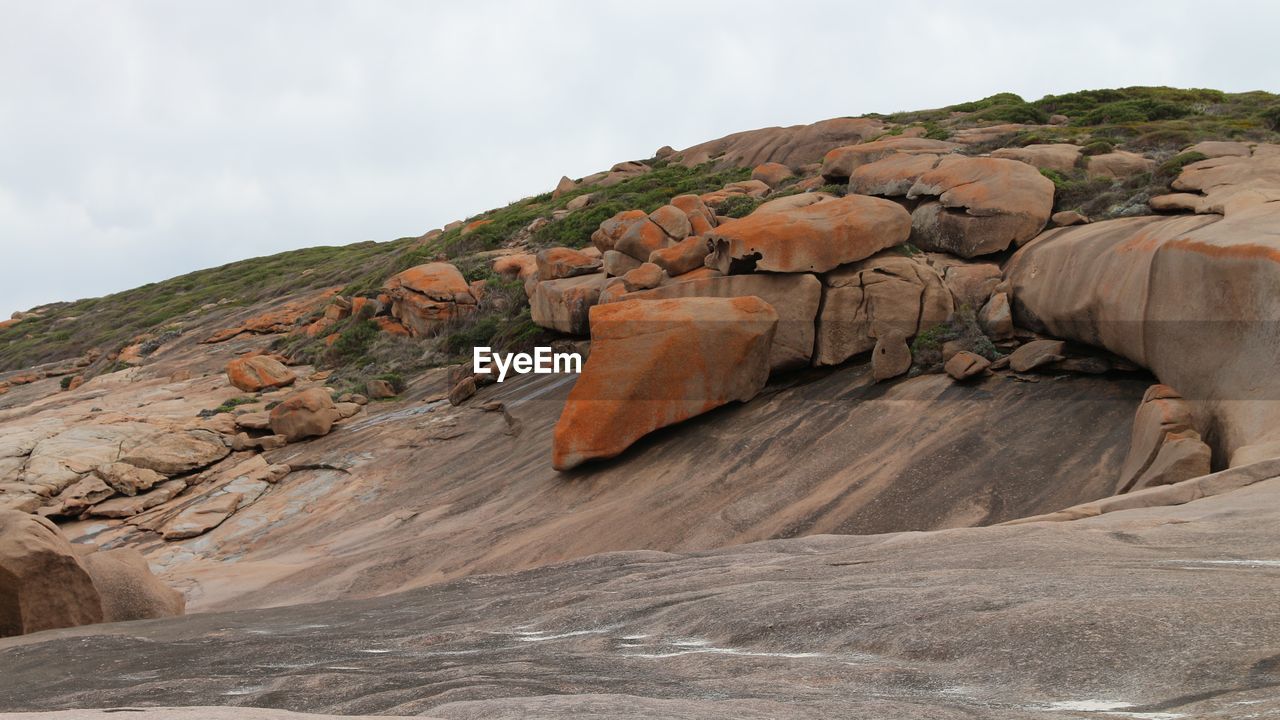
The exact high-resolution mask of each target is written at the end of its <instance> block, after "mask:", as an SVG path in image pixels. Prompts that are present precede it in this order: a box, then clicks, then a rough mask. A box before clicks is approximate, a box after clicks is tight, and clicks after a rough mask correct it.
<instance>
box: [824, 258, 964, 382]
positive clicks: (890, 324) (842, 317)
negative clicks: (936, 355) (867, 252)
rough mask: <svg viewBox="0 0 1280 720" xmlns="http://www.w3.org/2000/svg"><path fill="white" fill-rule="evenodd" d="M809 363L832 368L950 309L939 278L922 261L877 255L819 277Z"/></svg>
mask: <svg viewBox="0 0 1280 720" xmlns="http://www.w3.org/2000/svg"><path fill="white" fill-rule="evenodd" d="M822 283H823V285H824V286H825V288H826V290H825V292H824V294H823V302H822V311H821V313H819V315H818V322H817V333H816V336H817V339H816V343H815V347H814V355H813V361H814V364H815V365H836V364H838V363H842V362H844V361H845V360H848V359H849V358H851V357H853V356H855V355H859V354H861V353H864V352H867V351H868V350H871V349H873V348H874V347H875V346H876V340H877V339H878V338H880V337H884V336H885V335H887V334H897V335H900V336H902V337H903V338H908V339H909V338H911V337H914V336H915V335H918V334H919V333H920V332H922V331H924V330H928V329H929V328H931V327H933V326H934V325H937V324H939V323H942V322H945V321H946V320H947V319H948V318H949V317H951V313H952V312H953V311H954V309H955V306H954V301H953V299H952V295H951V292H950V291H949V290H948V289H947V287H946V285H945V284H944V283H943V279H942V276H941V275H939V274H938V271H937V270H935V269H934V268H933V267H931V266H930V265H929V264H928V263H927V262H925V261H924V260H923V259H921V258H919V257H916V256H911V257H908V256H906V255H902V254H899V253H897V252H895V251H892V250H890V251H886V252H882V253H880V254H878V255H876V256H874V257H871V258H867V259H866V260H863V261H860V262H856V263H853V264H850V265H845V266H843V267H840V268H837V269H835V270H832V271H831V272H828V273H825V274H824V275H823V276H822Z"/></svg>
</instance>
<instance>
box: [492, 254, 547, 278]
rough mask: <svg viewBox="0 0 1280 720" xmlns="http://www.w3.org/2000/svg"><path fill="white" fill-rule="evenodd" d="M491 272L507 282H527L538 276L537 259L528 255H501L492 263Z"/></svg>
mask: <svg viewBox="0 0 1280 720" xmlns="http://www.w3.org/2000/svg"><path fill="white" fill-rule="evenodd" d="M493 271H494V272H495V273H497V274H498V275H501V276H502V277H504V278H506V279H508V280H516V279H519V280H528V279H529V278H531V277H533V276H535V275H537V274H538V259H537V258H536V257H534V256H533V255H532V254H530V253H519V254H518V255H503V256H502V257H500V258H497V259H496V260H494V261H493Z"/></svg>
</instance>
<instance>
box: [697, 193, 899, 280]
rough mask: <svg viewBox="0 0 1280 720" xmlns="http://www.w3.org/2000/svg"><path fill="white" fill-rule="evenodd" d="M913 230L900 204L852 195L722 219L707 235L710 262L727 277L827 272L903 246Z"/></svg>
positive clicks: (708, 261)
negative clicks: (779, 210) (747, 273)
mask: <svg viewBox="0 0 1280 720" xmlns="http://www.w3.org/2000/svg"><path fill="white" fill-rule="evenodd" d="M910 234H911V216H910V215H908V214H907V211H906V210H904V209H903V208H902V206H901V205H899V204H897V203H895V202H892V201H889V200H882V199H880V198H872V197H866V196H862V195H850V196H847V197H843V198H838V199H835V200H826V201H823V202H819V203H815V204H813V205H808V206H806V207H801V208H797V209H794V210H790V211H787V212H776V213H768V214H764V215H756V214H752V215H748V216H746V217H744V218H740V219H737V220H732V221H730V222H726V223H723V224H722V225H720V226H719V227H717V228H716V229H715V230H714V231H713V232H712V233H711V234H710V235H708V239H709V241H710V243H711V246H712V248H713V249H712V257H709V258H707V265H708V266H709V267H714V268H716V269H717V270H719V271H720V272H722V273H724V274H726V275H736V274H740V273H745V272H754V271H768V272H826V271H827V270H831V269H832V268H835V267H837V266H839V265H843V264H845V263H851V262H855V261H857V260H861V259H863V258H866V257H870V256H871V255H874V254H875V253H877V252H879V251H880V250H883V249H885V248H889V247H893V246H895V245H901V244H902V243H904V242H906V241H907V237H908V236H909V235H910Z"/></svg>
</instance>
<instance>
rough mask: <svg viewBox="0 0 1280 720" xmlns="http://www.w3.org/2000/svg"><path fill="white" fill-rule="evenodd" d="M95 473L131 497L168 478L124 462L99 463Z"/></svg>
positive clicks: (119, 491)
mask: <svg viewBox="0 0 1280 720" xmlns="http://www.w3.org/2000/svg"><path fill="white" fill-rule="evenodd" d="M94 473H95V474H96V475H97V476H98V477H100V478H102V481H103V482H105V483H106V484H107V485H109V486H111V489H113V490H115V491H116V492H118V493H120V494H121V495H128V496H129V497H133V496H134V495H137V494H138V493H140V492H145V491H147V490H150V489H151V488H152V487H154V486H156V485H158V484H160V483H162V482H164V481H165V480H167V479H168V478H166V477H165V476H164V475H161V474H160V473H158V472H156V471H154V470H148V469H147V468H140V467H134V466H133V465H130V464H129V463H123V462H115V463H107V464H105V465H99V466H98V467H97V469H95V470H94Z"/></svg>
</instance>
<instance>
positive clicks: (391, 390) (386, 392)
mask: <svg viewBox="0 0 1280 720" xmlns="http://www.w3.org/2000/svg"><path fill="white" fill-rule="evenodd" d="M364 392H365V394H366V395H368V396H369V397H371V398H373V399H374V400H385V399H387V398H393V397H395V396H396V395H398V394H399V393H397V392H396V389H395V386H394V385H392V384H391V383H390V381H387V380H383V379H381V378H374V379H372V380H369V381H368V382H366V383H365V384H364Z"/></svg>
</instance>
